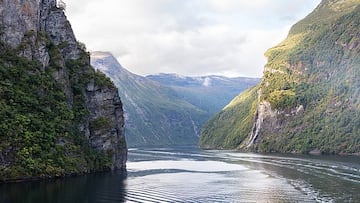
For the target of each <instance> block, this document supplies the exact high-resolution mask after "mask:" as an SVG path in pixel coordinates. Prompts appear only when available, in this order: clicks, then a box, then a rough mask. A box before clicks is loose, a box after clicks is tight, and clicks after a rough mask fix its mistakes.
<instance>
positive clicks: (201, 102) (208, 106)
mask: <svg viewBox="0 0 360 203" xmlns="http://www.w3.org/2000/svg"><path fill="white" fill-rule="evenodd" d="M146 78H148V79H151V80H154V81H157V82H159V83H161V84H162V85H166V86H169V87H171V88H172V89H173V90H175V92H176V93H177V94H178V95H179V96H180V97H181V98H183V99H184V100H185V101H187V102H189V103H191V104H193V105H194V106H197V107H199V108H200V109H203V110H204V111H206V112H207V113H208V115H209V118H210V117H212V116H213V115H214V114H215V113H217V112H219V111H220V110H221V109H222V108H224V106H225V105H226V104H227V103H229V101H231V100H232V98H234V97H235V96H236V95H238V94H239V93H240V92H242V91H244V90H245V89H247V88H249V87H252V86H255V85H256V84H258V83H259V82H260V80H261V79H260V78H246V77H237V78H229V77H224V76H216V75H212V76H211V75H210V76H199V77H189V76H181V75H177V74H165V73H162V74H158V75H149V76H146Z"/></svg>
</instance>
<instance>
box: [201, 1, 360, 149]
mask: <svg viewBox="0 0 360 203" xmlns="http://www.w3.org/2000/svg"><path fill="white" fill-rule="evenodd" d="M359 14H360V1H359V0H323V1H322V2H321V3H320V5H319V6H318V7H317V8H316V9H315V10H314V11H313V12H312V13H311V14H309V15H308V16H307V17H306V18H305V19H303V20H302V21H300V22H298V23H297V24H296V25H294V26H293V27H292V29H291V30H290V33H289V35H288V37H287V38H286V39H285V40H284V41H283V42H282V43H280V44H279V45H278V46H275V47H273V48H271V49H269V50H268V51H267V52H266V56H267V58H268V63H267V64H266V66H265V69H264V76H263V79H262V82H261V83H260V84H259V85H258V86H257V87H256V88H255V89H254V90H252V91H251V94H250V93H248V94H247V95H246V94H245V95H240V96H239V98H237V99H235V100H234V101H233V102H232V103H233V105H232V107H231V108H229V109H228V110H226V109H225V111H223V112H221V113H220V114H219V115H218V116H217V117H216V118H215V119H214V120H213V121H212V122H211V123H209V124H208V125H207V126H206V127H205V128H204V130H203V134H202V136H203V137H204V139H203V143H201V144H202V145H203V146H208V145H209V147H219V146H221V147H224V148H228V147H235V148H241V149H246V150H254V151H266V152H269V151H274V152H287V153H289V152H291V153H308V152H311V151H317V152H319V151H320V152H322V153H359V152H360V142H359V139H358V135H359V133H360V128H359V126H360V106H359V104H360V100H359V93H360V92H359V90H360V88H359V87H360V84H359V82H358V81H359V78H360V75H359V73H360V69H359V68H360V65H359V64H360V58H359V53H360V35H359V34H358V33H359V31H360V30H359V22H360V15H359ZM249 95H250V96H249ZM235 107H236V108H237V109H240V108H246V110H242V111H238V112H237V113H234V112H233V111H232V110H231V109H234V108H235ZM254 107H255V108H254ZM228 111H232V112H233V114H232V115H230V116H229V118H227V119H226V120H225V121H223V120H220V119H219V118H222V117H223V116H224V115H228V114H229V112H228ZM249 117H250V118H251V120H252V122H248V121H249ZM234 118H236V119H239V120H243V121H246V122H242V123H238V124H237V125H233V126H231V127H229V129H227V132H229V135H226V136H228V137H233V139H232V140H236V141H235V146H234V145H229V144H228V143H225V142H222V141H218V142H215V143H211V141H212V140H214V139H215V138H216V137H218V136H219V135H217V134H216V133H218V132H222V131H223V130H224V128H223V127H221V126H220V125H219V124H217V122H220V123H224V122H229V121H231V120H233V119H234ZM214 125H215V126H217V127H214ZM211 128H213V130H212V131H210V130H209V129H211ZM240 129H242V130H240ZM244 129H245V130H244ZM214 132H215V133H214ZM237 133H238V134H237ZM205 138H206V139H205ZM235 138H236V139H235ZM225 140H226V139H225ZM209 142H210V144H209Z"/></svg>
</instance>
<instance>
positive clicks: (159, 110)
mask: <svg viewBox="0 0 360 203" xmlns="http://www.w3.org/2000/svg"><path fill="white" fill-rule="evenodd" d="M91 63H92V65H93V66H94V67H95V69H98V70H100V71H102V72H104V73H105V74H106V75H107V76H109V77H110V78H112V80H113V81H114V83H115V85H116V86H117V87H119V95H120V97H121V99H122V101H123V104H124V111H125V128H126V136H127V143H128V145H129V146H130V147H134V146H166V145H196V144H198V141H199V137H200V130H201V127H202V125H203V124H204V123H205V122H206V121H207V120H208V119H209V118H210V117H211V116H212V115H213V114H214V113H215V112H217V111H218V110H219V109H221V108H223V106H224V105H225V104H226V103H227V102H229V101H230V99H231V98H232V97H233V96H235V95H237V94H238V93H239V92H241V90H242V89H245V88H247V87H248V86H249V85H255V84H256V83H257V82H259V81H260V80H259V79H254V80H252V79H249V81H248V82H246V84H241V83H239V84H236V82H238V81H241V80H239V79H234V81H233V82H231V81H232V79H229V81H227V80H226V78H225V77H219V76H211V79H210V80H212V81H213V83H212V84H210V83H209V81H208V82H206V80H209V79H201V78H202V77H197V78H193V77H185V76H179V75H175V74H159V75H151V76H147V77H143V76H139V75H136V74H133V73H131V72H129V71H127V70H126V69H125V68H123V67H122V66H121V65H120V64H119V62H118V61H117V60H116V59H115V58H114V56H112V55H111V53H108V52H93V53H91ZM217 78H218V79H217ZM218 80H224V81H225V82H224V85H223V86H224V87H223V88H219V89H216V84H217V83H219V81H218ZM235 84H236V85H235ZM210 85H211V87H210ZM226 85H227V86H228V88H230V87H231V86H232V85H233V87H232V89H231V90H229V91H225V90H224V88H225V86H226ZM237 86H244V87H243V88H240V89H239V88H238V87H237ZM211 90H213V91H211ZM214 90H216V91H214ZM228 92H231V93H228ZM216 94H218V95H216ZM211 95H212V97H211V99H208V97H210V96H211ZM208 100H209V102H207V101H208ZM219 101H221V103H219Z"/></svg>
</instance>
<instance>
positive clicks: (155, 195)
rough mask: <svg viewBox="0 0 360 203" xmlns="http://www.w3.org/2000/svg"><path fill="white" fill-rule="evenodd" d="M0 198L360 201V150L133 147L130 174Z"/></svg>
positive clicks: (21, 188) (16, 188)
mask: <svg viewBox="0 0 360 203" xmlns="http://www.w3.org/2000/svg"><path fill="white" fill-rule="evenodd" d="M0 202H4V203H7V202H9V203H17V202H30V203H31V202H34V203H35V202H36V203H42V202H269V203H271V202H276V203H278V202H280V203H281V202H360V157H340V156H296V155H291V156H290V155H287V156H284V155H260V154H249V153H238V152H234V151H201V150H199V149H197V148H195V147H185V148H144V149H130V150H129V162H128V171H127V174H125V173H121V172H115V173H110V172H109V173H99V174H91V175H86V176H81V177H75V178H69V179H63V180H53V181H46V182H31V183H20V184H6V185H0Z"/></svg>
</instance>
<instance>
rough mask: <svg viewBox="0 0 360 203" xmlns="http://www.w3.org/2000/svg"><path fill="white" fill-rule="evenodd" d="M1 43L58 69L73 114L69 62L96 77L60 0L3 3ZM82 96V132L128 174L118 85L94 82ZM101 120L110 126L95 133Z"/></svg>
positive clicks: (57, 77) (0, 6)
mask: <svg viewBox="0 0 360 203" xmlns="http://www.w3.org/2000/svg"><path fill="white" fill-rule="evenodd" d="M49 41H50V42H49ZM0 42H1V43H2V44H5V45H6V46H8V47H10V48H12V49H13V50H15V51H16V52H17V53H18V55H19V56H22V57H25V58H27V59H28V60H37V61H39V62H40V63H41V65H42V67H41V68H42V69H43V70H46V69H48V68H49V67H50V66H51V65H52V66H54V64H55V66H56V69H55V70H54V71H53V74H52V75H53V78H54V80H56V81H57V82H58V83H59V84H60V85H61V87H62V89H63V91H64V93H65V95H66V99H67V104H68V107H69V108H73V102H74V92H73V91H74V90H73V89H72V88H71V81H70V72H69V71H70V70H69V67H67V66H68V65H67V62H68V61H71V60H82V63H81V68H80V69H79V72H78V73H76V74H77V75H81V74H87V73H90V72H94V70H93V69H92V67H91V66H90V58H89V55H87V54H86V51H85V50H83V47H81V46H79V44H78V42H77V40H76V38H75V35H74V33H73V30H72V28H71V25H70V23H69V21H68V20H67V18H66V16H65V14H64V12H63V10H62V8H58V7H57V2H56V0H27V1H24V0H1V1H0ZM49 46H54V47H55V49H54V50H56V51H58V52H60V53H56V54H54V53H50V52H51V51H50V49H51V48H50V47H49ZM51 63H52V64H51ZM79 82H81V81H79ZM82 94H83V96H84V97H85V108H86V109H87V112H88V114H86V115H85V116H84V118H83V119H82V121H81V123H80V124H79V130H80V131H81V132H82V133H83V134H84V135H85V136H86V138H88V141H89V144H90V145H91V146H92V147H93V148H94V149H96V150H97V151H100V152H104V153H107V154H111V156H112V169H122V168H125V163H126V156H127V148H126V143H125V131H124V118H123V110H122V104H121V100H120V97H119V95H118V91H117V89H116V88H115V86H114V85H113V84H111V85H99V84H96V83H95V82H94V79H92V80H90V82H89V83H88V84H85V87H84V88H83V90H82ZM99 119H103V120H106V121H107V122H106V126H98V127H96V128H92V126H91V125H92V124H94V122H95V123H96V121H98V120H99Z"/></svg>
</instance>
